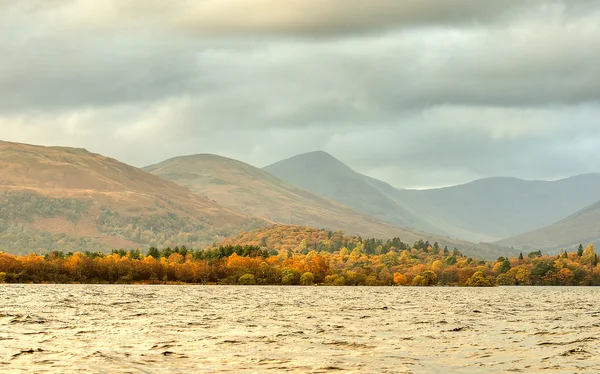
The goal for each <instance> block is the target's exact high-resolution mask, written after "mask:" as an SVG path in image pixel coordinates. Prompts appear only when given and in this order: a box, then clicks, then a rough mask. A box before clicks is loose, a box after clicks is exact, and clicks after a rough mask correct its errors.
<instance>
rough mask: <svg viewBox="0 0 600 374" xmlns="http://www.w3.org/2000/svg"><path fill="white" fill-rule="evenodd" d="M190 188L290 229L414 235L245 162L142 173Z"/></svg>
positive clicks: (170, 164) (182, 163) (204, 158)
mask: <svg viewBox="0 0 600 374" xmlns="http://www.w3.org/2000/svg"><path fill="white" fill-rule="evenodd" d="M144 170H146V171H148V172H150V173H153V174H155V175H157V176H160V177H161V178H165V179H168V180H170V181H173V182H175V183H178V184H180V185H182V186H185V187H188V188H189V189H191V190H192V191H194V192H196V193H197V194H199V195H202V196H206V197H208V198H210V199H212V200H215V201H216V202H217V203H219V204H221V205H223V206H226V207H229V208H231V209H233V210H235V211H239V212H242V213H246V214H248V215H252V216H257V217H264V218H266V219H268V220H271V221H275V222H279V223H283V224H292V225H306V226H311V227H319V228H323V229H328V230H338V229H339V230H343V231H345V232H347V233H350V234H359V235H364V236H372V237H385V238H387V237H393V236H401V237H403V238H406V240H412V241H415V240H418V239H420V238H421V234H420V233H415V232H412V231H409V230H406V229H402V228H399V227H394V226H392V225H391V224H389V223H386V222H383V221H381V220H378V219H376V218H374V217H372V216H369V215H368V214H365V213H363V212H359V211H357V210H354V209H351V208H349V207H347V206H345V205H342V204H340V203H338V202H335V201H333V200H330V199H327V198H324V197H322V196H319V195H317V194H314V193H312V192H309V191H307V190H304V189H302V188H299V187H297V186H294V185H292V184H289V183H287V182H284V181H283V180H281V179H278V178H276V177H274V176H273V175H271V174H269V173H267V172H266V171H264V170H261V169H259V168H256V167H254V166H251V165H248V164H245V163H243V162H240V161H237V160H232V159H229V158H225V157H221V156H216V155H206V154H204V155H194V156H183V157H177V158H173V159H170V160H166V161H164V162H161V163H159V164H157V165H152V166H148V167H146V168H144Z"/></svg>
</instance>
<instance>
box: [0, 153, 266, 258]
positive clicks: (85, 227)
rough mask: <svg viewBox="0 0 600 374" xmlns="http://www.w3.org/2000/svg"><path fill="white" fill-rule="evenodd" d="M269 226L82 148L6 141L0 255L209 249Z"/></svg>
mask: <svg viewBox="0 0 600 374" xmlns="http://www.w3.org/2000/svg"><path fill="white" fill-rule="evenodd" d="M269 224H270V222H267V221H265V220H263V219H258V218H250V217H248V216H245V215H242V214H239V213H236V212H234V211H232V210H230V209H228V208H224V207H222V206H220V205H218V204H216V203H214V202H212V201H210V200H208V199H206V198H204V197H200V196H198V195H196V194H193V193H192V192H191V191H190V190H188V189H186V188H184V187H181V186H179V185H177V184H175V183H173V182H169V181H166V180H164V179H161V178H159V177H156V176H154V175H152V174H150V173H147V172H144V171H142V170H140V169H138V168H135V167H132V166H129V165H126V164H123V163H121V162H119V161H117V160H114V159H111V158H107V157H104V156H101V155H98V154H93V153H90V152H88V151H86V150H84V149H75V148H64V147H42V146H34V145H26V144H17V143H8V142H0V232H1V233H2V234H0V250H5V251H10V252H16V253H23V252H25V253H26V252H28V251H31V250H36V251H37V250H39V251H48V250H54V249H57V250H63V251H68V250H79V249H81V250H90V251H93V250H106V249H110V248H122V247H124V248H140V247H144V246H148V245H158V246H166V245H176V244H187V245H206V244H210V243H212V242H214V241H216V240H219V239H222V238H224V237H226V236H229V235H232V234H235V233H238V232H240V231H242V229H251V228H256V227H262V226H266V225H269Z"/></svg>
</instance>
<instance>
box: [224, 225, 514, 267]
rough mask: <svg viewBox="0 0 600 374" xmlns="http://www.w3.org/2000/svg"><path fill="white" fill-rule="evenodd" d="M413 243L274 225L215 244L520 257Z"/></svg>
mask: <svg viewBox="0 0 600 374" xmlns="http://www.w3.org/2000/svg"><path fill="white" fill-rule="evenodd" d="M411 240H413V239H412V238H411V239H410V240H409V239H406V238H403V237H380V238H377V237H375V238H372V237H370V238H369V237H363V238H361V237H357V236H353V235H346V234H345V233H343V232H341V231H337V232H332V231H328V230H322V229H314V228H310V227H303V226H290V225H275V226H273V227H266V228H260V229H256V230H252V231H249V232H243V233H241V234H239V235H237V236H234V237H230V238H226V239H224V240H223V241H221V242H219V243H217V244H216V245H217V246H237V245H240V246H245V245H251V246H259V247H266V248H267V249H269V250H276V251H278V252H281V251H285V252H289V253H299V252H304V253H306V252H307V251H311V250H314V251H317V252H319V251H325V252H332V251H337V250H339V249H340V248H342V247H346V248H349V249H350V250H352V249H353V248H355V247H356V246H357V245H359V244H360V245H361V248H362V250H363V251H364V253H367V254H373V253H377V247H378V246H379V245H381V246H382V247H383V248H384V249H385V248H387V249H388V250H389V248H390V245H393V246H395V247H396V249H399V250H402V249H408V248H413V247H421V246H424V247H425V248H427V246H428V245H427V243H428V244H429V245H431V246H435V244H436V243H437V244H438V247H439V248H442V249H443V248H444V247H448V248H449V249H450V250H453V249H454V248H456V249H458V250H459V251H460V252H462V253H464V254H465V255H468V256H473V257H477V258H480V259H497V258H498V257H499V256H507V255H518V254H519V252H518V251H515V250H512V249H509V248H502V247H500V246H493V245H488V244H473V243H469V242H461V241H457V240H452V239H448V238H444V237H440V236H435V235H430V234H425V233H423V236H422V237H420V238H419V239H417V240H416V241H411ZM386 243H387V244H386Z"/></svg>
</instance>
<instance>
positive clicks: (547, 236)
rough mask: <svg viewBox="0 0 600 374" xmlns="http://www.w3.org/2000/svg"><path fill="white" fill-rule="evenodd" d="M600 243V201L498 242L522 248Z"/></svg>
mask: <svg viewBox="0 0 600 374" xmlns="http://www.w3.org/2000/svg"><path fill="white" fill-rule="evenodd" d="M590 243H591V244H594V245H596V246H598V245H600V201H598V202H596V203H594V204H592V205H590V206H588V207H586V208H584V209H582V210H580V211H578V212H577V213H575V214H573V215H571V216H570V217H567V218H565V219H563V220H561V221H559V222H556V223H554V224H552V225H549V226H547V227H543V228H541V229H538V230H534V231H531V232H528V233H526V234H521V235H517V236H514V237H512V238H508V239H503V240H501V241H499V242H498V244H501V245H505V246H512V247H514V248H516V249H520V250H538V249H541V250H546V251H548V252H556V251H558V250H560V249H566V250H572V249H574V248H575V247H577V246H579V244H583V246H584V247H585V246H586V245H587V244H590Z"/></svg>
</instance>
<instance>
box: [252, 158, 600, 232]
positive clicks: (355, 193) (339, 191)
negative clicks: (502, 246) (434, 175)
mask: <svg viewBox="0 0 600 374" xmlns="http://www.w3.org/2000/svg"><path fill="white" fill-rule="evenodd" d="M264 170H266V171H268V172H270V173H272V174H274V175H276V176H278V177H280V178H282V179H284V180H286V181H288V182H290V183H293V184H296V185H298V186H301V187H303V188H306V189H308V190H310V191H313V192H315V193H318V194H321V195H323V196H326V197H329V198H331V199H333V200H336V201H339V202H341V203H343V204H346V205H348V206H351V207H353V208H355V209H358V210H361V211H363V212H366V213H369V214H371V215H373V216H375V217H377V218H380V219H381V220H384V221H386V222H389V223H392V224H394V225H400V226H405V227H411V228H414V229H418V230H423V231H426V232H432V233H436V234H439V235H445V236H451V237H454V238H459V239H462V240H469V241H474V242H493V241H497V240H500V239H502V238H507V237H511V236H514V235H517V234H520V233H523V232H528V231H531V230H534V229H537V228H541V227H544V226H547V225H550V224H552V223H554V222H556V221H558V220H560V219H563V218H565V217H567V216H569V215H571V214H573V213H575V212H577V211H578V210H580V209H582V208H584V207H585V206H587V205H589V204H591V203H593V202H595V201H597V200H600V174H587V175H580V176H575V177H572V178H567V179H562V180H559V181H551V182H546V181H525V180H521V179H517V178H502V177H499V178H487V179H482V180H478V181H474V182H471V183H467V184H464V185H460V186H454V187H447V188H438V189H431V190H403V189H397V188H394V187H392V186H390V185H389V184H387V183H385V182H383V181H379V180H377V179H374V178H370V177H367V176H364V175H362V174H359V173H356V172H355V171H354V170H352V169H351V168H350V167H348V166H347V165H345V164H344V163H342V162H341V161H339V160H337V159H336V158H334V157H333V156H331V155H329V154H327V153H325V152H320V151H319V152H311V153H307V154H302V155H298V156H295V157H292V158H290V159H286V160H283V161H279V162H277V163H275V164H273V165H270V166H267V167H265V168H264Z"/></svg>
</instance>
